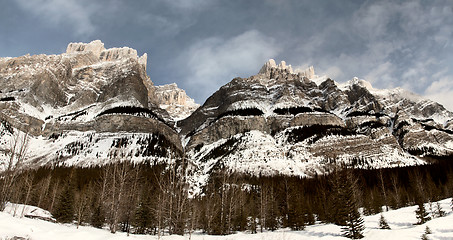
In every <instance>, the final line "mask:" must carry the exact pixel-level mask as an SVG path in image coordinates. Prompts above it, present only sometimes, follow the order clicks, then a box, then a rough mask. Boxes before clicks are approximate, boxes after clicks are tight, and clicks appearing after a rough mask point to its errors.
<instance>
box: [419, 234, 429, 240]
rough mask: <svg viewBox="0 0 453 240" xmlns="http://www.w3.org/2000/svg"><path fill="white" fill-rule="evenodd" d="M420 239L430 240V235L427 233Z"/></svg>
mask: <svg viewBox="0 0 453 240" xmlns="http://www.w3.org/2000/svg"><path fill="white" fill-rule="evenodd" d="M420 239H421V240H429V238H428V235H426V233H423V234H422V237H421V238H420Z"/></svg>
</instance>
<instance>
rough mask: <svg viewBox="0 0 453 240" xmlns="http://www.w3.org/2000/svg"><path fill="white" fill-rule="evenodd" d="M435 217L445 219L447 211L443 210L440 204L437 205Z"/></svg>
mask: <svg viewBox="0 0 453 240" xmlns="http://www.w3.org/2000/svg"><path fill="white" fill-rule="evenodd" d="M434 215H435V217H444V216H445V211H444V210H442V207H441V206H440V203H439V202H437V203H436V211H435V214H434Z"/></svg>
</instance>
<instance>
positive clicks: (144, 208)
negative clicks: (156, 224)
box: [134, 200, 152, 234]
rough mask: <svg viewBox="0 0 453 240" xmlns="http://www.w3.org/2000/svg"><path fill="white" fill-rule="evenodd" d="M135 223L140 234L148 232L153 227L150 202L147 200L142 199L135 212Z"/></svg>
mask: <svg viewBox="0 0 453 240" xmlns="http://www.w3.org/2000/svg"><path fill="white" fill-rule="evenodd" d="M134 220H135V221H134V225H135V227H136V230H135V232H136V233H138V234H146V233H147V232H148V229H149V228H150V227H151V223H152V215H151V209H150V207H149V204H148V203H147V201H146V200H142V201H141V203H140V205H139V206H138V208H137V210H136V212H135V219H134Z"/></svg>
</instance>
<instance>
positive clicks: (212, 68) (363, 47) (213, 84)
mask: <svg viewBox="0 0 453 240" xmlns="http://www.w3.org/2000/svg"><path fill="white" fill-rule="evenodd" d="M2 6H4V7H2V9H1V10H0V14H1V15H0V16H1V17H0V18H1V21H0V27H1V28H0V56H19V55H23V54H26V53H31V54H38V53H47V54H49V53H55V54H58V53H61V52H63V51H64V50H65V48H66V45H67V43H68V42H74V41H84V42H89V41H91V40H93V39H101V40H102V41H103V42H104V43H105V45H106V47H121V46H129V47H132V48H135V49H137V50H138V51H139V53H140V54H143V53H145V52H146V53H148V54H149V58H148V61H149V63H148V64H149V67H148V73H149V75H150V76H151V79H152V80H153V81H154V83H155V84H164V83H171V82H177V83H178V85H179V86H180V87H182V88H184V89H186V91H187V92H188V94H189V95H191V96H192V97H194V98H195V99H196V101H197V102H199V103H202V102H203V101H204V100H205V99H206V97H208V96H209V95H210V94H212V93H213V91H215V90H216V89H218V88H219V87H220V86H221V85H223V84H225V83H227V82H229V81H230V80H231V79H232V78H233V77H235V76H241V77H248V76H250V75H252V74H255V73H256V72H257V71H258V70H259V69H260V67H261V65H262V64H263V63H264V62H265V61H266V60H267V58H275V59H276V60H286V62H287V63H289V64H292V65H293V68H297V67H301V68H304V67H308V66H309V65H314V66H315V70H316V71H317V73H318V74H320V75H324V74H326V75H328V76H330V77H332V78H334V79H335V80H336V81H338V82H344V81H347V80H349V79H351V78H352V77H354V76H357V77H360V78H364V79H366V80H368V81H370V82H372V84H373V86H375V87H378V88H391V87H397V86H401V87H404V88H407V89H409V90H412V91H415V92H417V93H419V94H422V95H426V96H428V97H430V98H431V99H433V100H437V101H440V102H441V103H443V104H444V105H445V106H446V107H447V108H449V109H450V110H452V108H453V106H452V104H451V102H453V97H451V96H453V70H452V66H453V64H452V63H453V43H452V40H451V39H453V27H452V26H453V12H452V2H451V1H449V0H445V1H442V0H439V1H417V0H415V1H385V0H383V1H366V2H363V1H353V0H350V1H296V0H294V1H290V0H267V1H253V0H252V1H239V0H231V1H220V0H217V1H216V0H173V1H166V0H154V1H121V0H116V1H115V0H113V1H107V0H102V1H92V0H36V1H26V0H15V1H10V2H8V3H2Z"/></svg>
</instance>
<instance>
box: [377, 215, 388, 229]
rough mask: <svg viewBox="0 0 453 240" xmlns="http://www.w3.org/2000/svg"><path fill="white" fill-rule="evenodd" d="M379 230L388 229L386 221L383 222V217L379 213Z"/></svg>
mask: <svg viewBox="0 0 453 240" xmlns="http://www.w3.org/2000/svg"><path fill="white" fill-rule="evenodd" d="M379 228H380V229H390V226H389V225H388V223H387V220H385V218H384V215H382V213H381V218H380V219H379Z"/></svg>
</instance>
